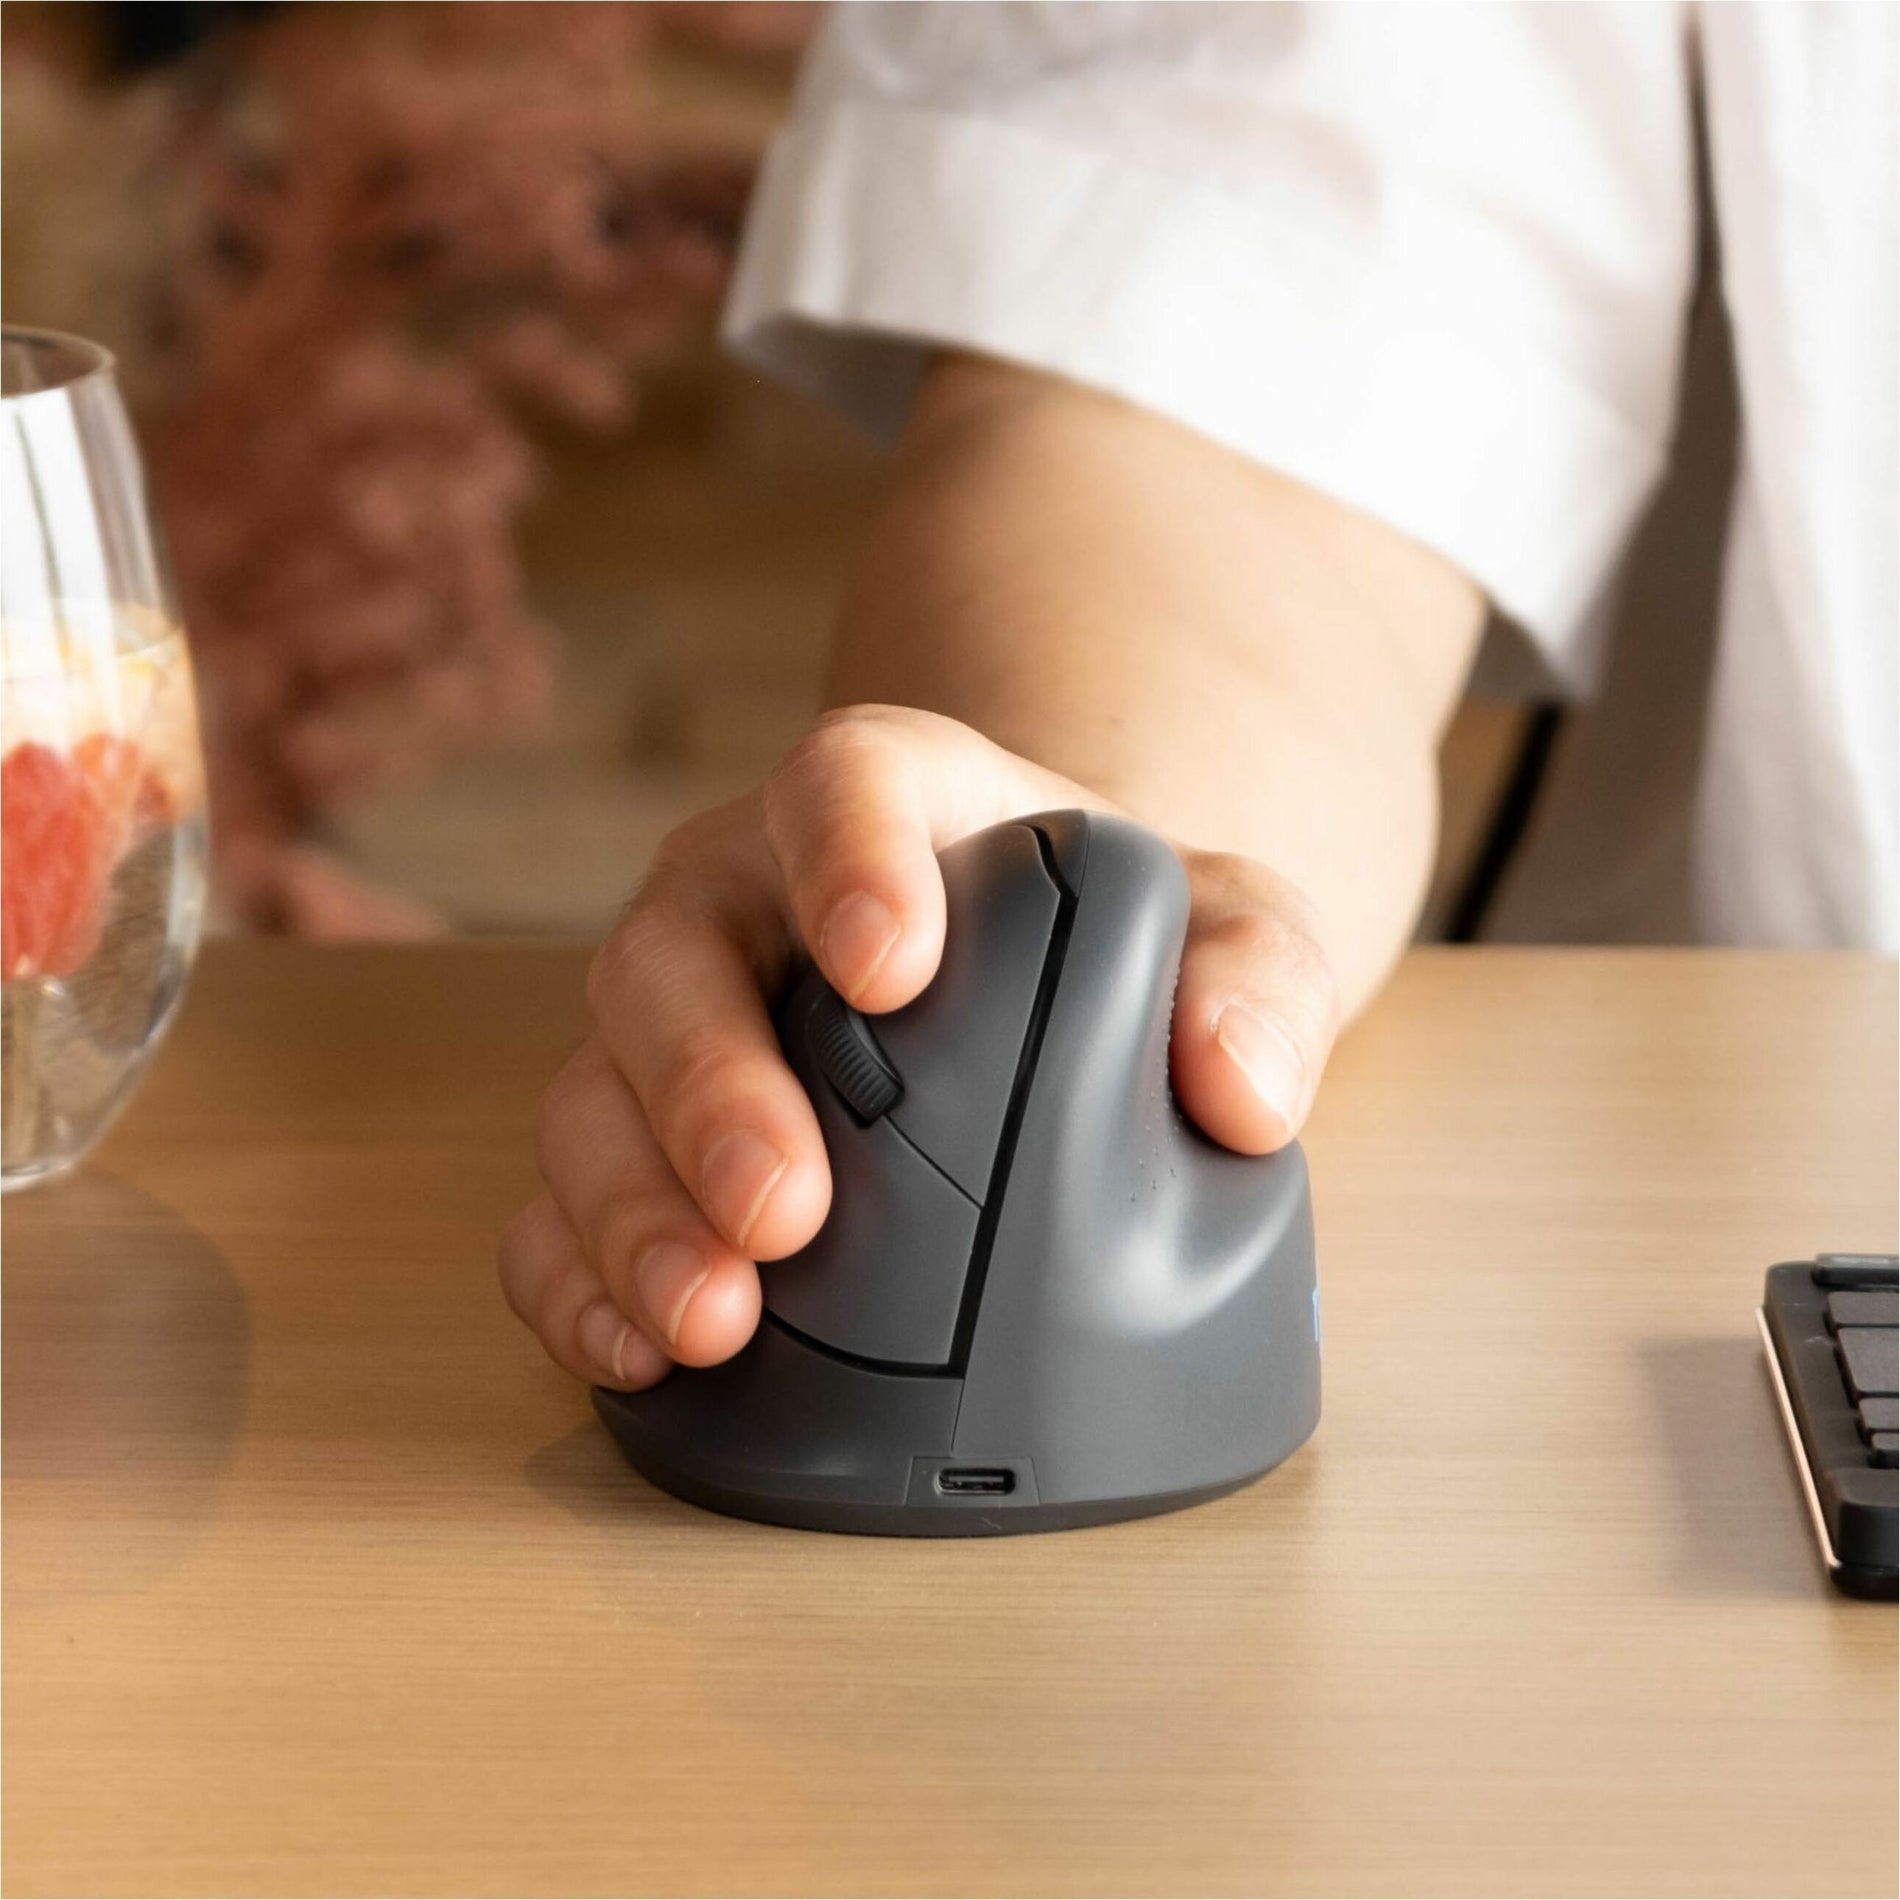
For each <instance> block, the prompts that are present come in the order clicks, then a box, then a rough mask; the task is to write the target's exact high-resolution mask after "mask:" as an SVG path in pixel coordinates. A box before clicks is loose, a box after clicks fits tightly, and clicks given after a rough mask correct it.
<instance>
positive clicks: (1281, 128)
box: [727, 0, 1900, 949]
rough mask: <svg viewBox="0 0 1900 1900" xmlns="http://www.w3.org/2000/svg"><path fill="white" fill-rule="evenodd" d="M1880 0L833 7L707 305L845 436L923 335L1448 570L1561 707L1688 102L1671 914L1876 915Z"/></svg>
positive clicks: (1678, 361) (1888, 288)
mask: <svg viewBox="0 0 1900 1900" xmlns="http://www.w3.org/2000/svg"><path fill="white" fill-rule="evenodd" d="M1897 20H1900V14H1897V13H1896V10H1895V9H1894V8H1892V7H1890V6H1887V5H1863V6H1856V5H1834V4H1780V5H1775V4H1767V5H1730V6H1716V7H1708V8H1699V7H1692V6H1683V5H1675V4H1663V3H1662V0H1655V3H1654V4H1635V5H1590V6H1577V7H1573V6H1569V5H1542V6H1529V5H1523V6H1509V5H1482V6H1473V7H1463V6H1440V5H1397V6H1391V7H1385V6H1344V5H1311V6H1309V5H1291V4H1290V5H1277V6H1276V5H1263V4H1251V5H1249V4H1225V5H1198V4H1172V5H1121V4H1086V5H1084V4H1054V5H1050V4H1043V5H991V4H955V5H952V4H938V5H921V6H919V5H894V6H893V5H854V6H844V7H839V8H836V9H834V11H833V13H832V15H831V17H830V19H829V22H828V24H827V27H826V30H825V32H824V34H823V36H822V38H821V40H820V42H819V44H818V45H817V47H816V48H815V49H814V51H813V54H812V56H811V58H810V60H809V63H808V65H807V68H806V71H805V73H804V75H803V77H802V80H801V84H800V88H799V94H798V99H797V103H796V106H795V109H794V112H793V115H792V117H791V120H790V122H789V124H788V125H787V127H786V128H785V129H784V130H783V131H782V133H781V134H780V136H779V137H778V139H777V140H776V141H775V143H774V145H773V148H772V151H771V154H770V156H769V159H768V163H767V166H766V170H765V174H764V177H763V180H762V182H761V186H760V190H759V194H758V197H757V200H756V203H755V207H754V211H753V215H752V219H751V223H750V225H749V228H748V231H747V235H746V243H745V248H744V252H743V255H742V258H741V263H740V269H739V274H738V279H737V282H736V285H735V287H734V292H733V296H732V301H731V305H730V308H729V311H728V316H727V334H728V338H729V340H730V341H731V342H732V343H733V344H734V345H735V346H736V348H737V349H738V350H739V351H740V352H741V354H743V355H744V356H746V357H747V358H749V359H750V360H752V361H754V362H755V363H758V364H760V365H761V366H763V367H766V368H768V369H770V370H772V371H773V372H775V373H776V374H778V375H780V376H782V377H784V378H785V379H787V380H789V381H791V382H792V383H794V384H796V385H799V386H801V387H803V388H804V389H806V390H808V391H810V392H812V393H815V394H817V395H819V396H821V397H823V398H825V399H828V400H830V401H832V402H834V403H836V404H837V405H839V406H840V407H842V408H843V409H845V410H846V411H848V412H849V413H851V414H852V415H854V416H856V417H857V418H858V419H859V420H860V421H862V422H863V423H865V424H866V425H868V426H869V427H870V428H872V429H874V430H876V431H879V432H881V433H885V434H891V433H894V432H895V431H896V430H897V429H898V428H899V427H900V426H901V424H902V421H903V417H904V414H905V410H906V408H907V405H908V403H909V400H910V397H911V393H912V391H913V388H914V386H915V382H916V379H917V375H918V372H919V369H920V367H921V365H922V363H923V361H924V359H925V355H926V351H927V349H928V348H929V347H930V346H931V345H945V344H947V345H960V346H964V347H967V348H971V349H975V350H979V351H983V352H986V353H989V354H992V355H995V356H999V357H1004V358H1008V359H1010V360H1013V361H1017V362H1021V363H1025V364H1030V365H1035V366H1038V367H1040V368H1043V369H1047V370H1050V371H1053V372H1056V373H1058V374H1061V375H1063V376H1066V377H1069V378H1072V379H1074V380H1076V381H1079V382H1082V383H1086V384H1089V385H1092V386H1095V387H1098V388H1101V389H1104V390H1110V391H1113V392H1115V393H1117V394H1119V395H1121V396H1123V397H1126V398H1128V399H1130V400H1132V401H1134V402H1137V403H1140V404H1142V405H1144V406H1146V407H1148V408H1151V409H1154V410H1157V411H1161V412H1163V413H1165V414H1167V415H1170V416H1172V417H1175V418H1176V419H1178V420H1179V421H1181V422H1184V423H1186V424H1188V425H1189V426H1191V427H1193V428H1195V429H1197V430H1199V431H1201V432H1202V433H1204V434H1206V435H1208V436H1210V437H1212V438H1214V439H1215V440H1217V441H1220V442H1223V443H1226V444H1228V445H1230V446H1231V447H1233V448H1235V449H1237V450H1239V451H1240V452H1242V453H1244V454H1246V455H1248V456H1250V457H1253V458H1255V459H1257V460H1258V461H1260V462H1262V463H1265V464H1269V465H1271V466H1273V467H1274V468H1277V469H1280V470H1282V471H1284V472H1286V473H1288V474H1290V475H1292V476H1294V477H1296V478H1298V479H1300V480H1302V481H1304V482H1306V483H1308V484H1310V485H1311V486H1313V487H1315V488H1318V489H1321V490H1324V491H1326V492H1328V493H1330V494H1332V495H1334V496H1336V497H1338V498H1340V499H1341V500H1343V501H1346V502H1348V503H1350V504H1351V505H1353V506H1355V507H1357V508H1359V509H1362V510H1364V511H1366V512H1368V513H1371V514H1374V515H1377V516H1379V517H1381V518H1383V519H1385V520H1387V521H1389V522H1391V523H1392V524H1393V525H1394V526H1396V527H1398V528H1400V529H1402V530H1404V531H1405V532H1406V533H1407V534H1410V535H1412V536H1414V537H1415V538H1417V539H1418V540H1420V541H1423V542H1425V543H1427V544H1429V545H1431V546H1433V547H1435V548H1437V549H1439V550H1441V551H1442V552H1443V553H1444V554H1446V555H1447V556H1448V557H1450V558H1451V559H1452V560H1454V561H1455V562H1457V563H1458V565H1459V566H1461V567H1462V568H1463V569H1464V570H1465V571H1466V572H1467V573H1469V574H1470V575H1471V576H1472V577H1473V578H1474V579H1475V580H1476V581H1477V582H1478V583H1479V584H1480V585H1481V586H1482V587H1483V588H1484V589H1485V590H1486V592H1487V593H1488V594H1489V596H1490V597H1491V599H1492V601H1493V602H1494V603H1495V604H1496V606H1497V607H1498V608H1499V610H1500V611H1501V612H1502V613H1503V614H1504V615H1506V616H1507V617H1508V618H1509V619H1510V620H1511V621H1512V622H1514V623H1515V624H1516V625H1517V626H1518V627H1519V628H1520V629H1522V631H1523V632H1524V634H1526V635H1528V637H1529V640H1530V641H1531V642H1532V644H1533V646H1534V648H1535V650H1536V652H1537V654H1539V655H1540V656H1541V658H1542V660H1543V662H1544V665H1545V666H1546V667H1547V669H1548V674H1549V677H1550V679H1551V681H1552V682H1553V683H1554V684H1555V685H1556V687H1557V688H1558V690H1560V691H1561V692H1563V693H1565V694H1566V695H1568V696H1573V697H1577V698H1583V699H1587V698H1588V697H1589V696H1590V695H1591V694H1592V693H1593V692H1594V690H1595V688H1596V685H1597V683H1598V680H1599V677H1600V675H1601V673H1602V671H1603V668H1604V663H1605V648H1606V644H1607V640H1608V629H1609V628H1610V626H1611V624H1612V620H1613V616H1612V615H1610V614H1609V613H1608V612H1606V610H1605V609H1606V603H1607V602H1608V600H1609V599H1610V598H1611V596H1612V593H1613V589H1614V583H1615V581H1616V577H1617V575H1618V572H1619V567H1620V563H1621V558H1622V555H1623V553H1624V550H1625V548H1626V545H1627V544H1628V542H1629V541H1630V539H1631V536H1632V532H1633V530H1634V528H1635V527H1636V525H1637V523H1638V521H1639V518H1640V517H1641V515H1642V513H1643V510H1644V507H1645V504H1646V503H1647V502H1648V500H1649V499H1650V497H1651V494H1652V491H1653V490H1654V489H1655V488H1656V485H1657V483H1658V481H1659V478H1660V477H1661V475H1662V474H1663V471H1664V470H1665V468H1666V466H1667V465H1668V463H1669V460H1670V455H1671V443H1672V427H1673V424H1674V421H1675V417H1676V413H1677V398H1678V385H1679V380H1680V377H1681V371H1682V358H1683V340H1684V334H1685V318H1686V314H1687V311H1688V308H1689V301H1690V296H1691V292H1692V290H1693V288H1694V286H1695V283H1696V266H1697V257H1698V209H1697V204H1698V199H1697V151H1698V129H1697V99H1698V94H1699V95H1700V98H1701V101H1702V111H1703V115H1704V118H1705V124H1706V149H1707V165H1708V174H1707V176H1708V187H1709V196H1710V198H1711V199H1712V201H1713V206H1714V212H1715V223H1716V228H1717V232H1718V234H1719V244H1720V250H1721V256H1722V280H1723V284H1724V294H1725V297H1726V302H1727V307H1728V311H1729V316H1730V322H1731V325H1732V330H1733V336H1734V350H1735V363H1736V373H1737V380H1738V383H1739V388H1740V397H1741V413H1742V436H1741V450H1740V458H1739V472H1738V475H1737V478H1736V481H1735V488H1734V493H1733V498H1732V503H1731V519H1730V527H1729V534H1728V539H1727V552H1726V557H1725V562H1724V569H1723V574H1722V586H1721V590H1720V633H1719V639H1718V640H1717V641H1716V645H1715V659H1714V676H1713V681H1712V685H1711V687H1710V692H1709V700H1708V717H1707V731H1706V737H1705V740H1704V742H1703V744H1702V746H1701V749H1700V762H1699V768H1698V770H1699V781H1698V784H1697V788H1696V796H1695V800H1694V818H1693V840H1694V848H1693V854H1692V856H1693V881H1694V905H1695V921H1696V926H1697V928H1698V929H1699V931H1700V932H1701V934H1704V935H1706V936H1709V937H1712V938H1717V939H1727V940H1731V941H1742V942H1757V943H1786V944H1873V945H1879V946H1882V947H1886V948H1889V949H1891V948H1893V947H1894V946H1895V943H1896V938H1897V936H1900V931H1897V927H1896V829H1897V825H1900V813H1897V811H1896V805H1897V803H1900V790H1897V788H1896V756H1897V755H1900V743H1897V735H1896V711H1897V707H1900V697H1897V696H1900V679H1897V674H1900V664H1897V655H1900V571H1897V566H1896V535H1897V529H1900V519H1897V510H1900V479H1897V474H1896V463H1897V451H1896V433H1897V428H1896V425H1897V423H1900V415H1897V411H1896V405H1897V404H1900V378H1897V376H1896V357H1897V356H1900V307H1897V304H1896V246H1897V245H1900V213H1897V211H1896V169H1897V166H1896V144H1895V108H1896V94H1897V88H1900V61H1897V57H1896V49H1897V46H1900V32H1897V31H1896V23H1897Z"/></svg>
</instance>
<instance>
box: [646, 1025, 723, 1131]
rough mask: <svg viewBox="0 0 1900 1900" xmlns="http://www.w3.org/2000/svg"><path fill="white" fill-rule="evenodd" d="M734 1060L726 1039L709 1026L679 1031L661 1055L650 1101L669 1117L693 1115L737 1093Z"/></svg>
mask: <svg viewBox="0 0 1900 1900" xmlns="http://www.w3.org/2000/svg"><path fill="white" fill-rule="evenodd" d="M738 1067H739V1064H738V1062H737V1059H736V1058H735V1057H734V1055H733V1052H732V1050H731V1048H730V1046H729V1045H728V1043H727V1041H726V1038H725V1037H724V1036H723V1035H721V1034H720V1033H719V1032H718V1031H716V1030H714V1029H710V1028H697V1027H696V1028H691V1029H686V1030H683V1031H681V1032H680V1034H679V1035H677V1036H676V1037H675V1038H674V1039H673V1042H672V1044H671V1046H670V1047H669V1048H668V1049H667V1051H666V1053H665V1054H664V1055H663V1056H662V1057H661V1058H660V1061H659V1063H658V1064H657V1069H656V1084H655V1089H654V1094H653V1097H652V1099H653V1102H654V1105H655V1109H656V1111H657V1113H659V1114H662V1115H665V1116H667V1117H669V1118H673V1119H680V1118H688V1117H695V1116H697V1115H698V1114H700V1113H701V1112H703V1111H704V1110H705V1109H706V1108H707V1107H708V1106H709V1105H712V1104H716V1103H718V1102H722V1101H724V1100H726V1099H728V1098H729V1097H730V1096H731V1095H733V1094H735V1093H736V1092H737V1090H736V1086H735V1085H736V1080H737V1077H736V1071H737V1069H738Z"/></svg>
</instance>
